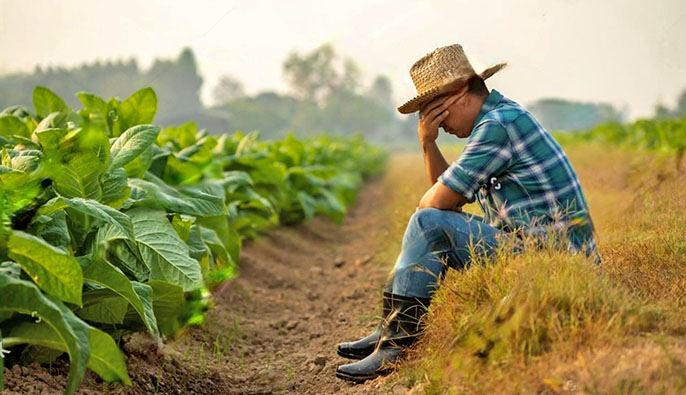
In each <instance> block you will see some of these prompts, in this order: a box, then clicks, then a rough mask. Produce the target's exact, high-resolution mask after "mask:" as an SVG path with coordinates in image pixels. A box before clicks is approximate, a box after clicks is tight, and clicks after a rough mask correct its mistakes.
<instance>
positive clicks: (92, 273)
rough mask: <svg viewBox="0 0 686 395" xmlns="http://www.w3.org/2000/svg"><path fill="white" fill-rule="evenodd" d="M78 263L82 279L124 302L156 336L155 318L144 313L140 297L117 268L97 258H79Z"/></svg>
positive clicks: (144, 308) (144, 309)
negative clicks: (103, 288) (111, 292)
mask: <svg viewBox="0 0 686 395" xmlns="http://www.w3.org/2000/svg"><path fill="white" fill-rule="evenodd" d="M79 263H80V264H81V268H82V270H83V279H84V280H85V281H89V282H92V283H95V284H98V285H100V286H102V287H105V288H107V289H109V290H111V291H113V292H114V293H116V294H117V295H119V296H121V297H122V298H123V299H124V300H126V301H127V302H128V303H129V304H130V305H131V306H132V307H133V309H134V310H135V311H136V312H137V313H138V315H139V316H140V318H141V320H142V321H143V322H144V323H145V326H146V327H147V328H148V331H149V332H150V334H151V335H153V336H158V335H159V334H158V330H157V322H156V321H155V316H154V315H153V314H150V313H149V312H146V307H145V305H144V303H143V301H142V300H141V298H140V296H139V295H138V294H137V293H136V291H135V290H134V286H133V284H132V283H131V281H130V280H129V279H128V278H127V277H126V275H124V273H122V272H121V270H119V269H118V268H116V267H115V266H113V265H111V264H110V263H108V262H107V261H105V260H104V259H101V258H97V257H80V258H79Z"/></svg>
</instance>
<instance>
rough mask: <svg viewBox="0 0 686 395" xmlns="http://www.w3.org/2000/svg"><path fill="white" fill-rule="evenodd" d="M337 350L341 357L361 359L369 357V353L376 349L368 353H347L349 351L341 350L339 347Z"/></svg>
mask: <svg viewBox="0 0 686 395" xmlns="http://www.w3.org/2000/svg"><path fill="white" fill-rule="evenodd" d="M336 352H337V353H338V355H339V356H341V357H343V358H348V359H355V360H360V359H365V358H367V357H368V356H369V355H371V353H372V352H374V350H372V351H370V352H369V353H366V354H352V353H347V352H345V351H341V350H339V349H337V350H336Z"/></svg>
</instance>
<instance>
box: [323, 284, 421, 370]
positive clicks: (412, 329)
mask: <svg viewBox="0 0 686 395" xmlns="http://www.w3.org/2000/svg"><path fill="white" fill-rule="evenodd" d="M384 297H386V295H384ZM389 299H390V301H391V312H390V313H389V314H388V316H387V317H386V319H385V321H384V323H383V328H382V330H381V338H380V339H379V342H378V343H377V346H376V349H375V350H374V352H372V353H371V354H370V355H369V356H367V357H366V358H364V359H362V360H360V361H358V362H355V363H349V364H346V365H341V366H339V367H338V369H337V370H336V377H338V378H340V379H343V380H349V381H355V382H358V383H362V382H364V381H367V380H370V379H373V378H376V377H378V376H379V375H382V374H384V373H387V372H389V371H390V370H391V369H392V367H393V363H395V361H396V360H397V359H398V357H400V356H401V355H402V354H403V353H404V352H405V350H406V349H407V347H409V346H410V345H411V344H412V343H414V341H415V340H416V339H417V336H418V335H419V333H420V331H421V318H422V316H423V315H424V313H426V309H427V307H428V306H429V303H430V301H431V299H425V298H411V297H407V296H400V295H392V294H391V295H389Z"/></svg>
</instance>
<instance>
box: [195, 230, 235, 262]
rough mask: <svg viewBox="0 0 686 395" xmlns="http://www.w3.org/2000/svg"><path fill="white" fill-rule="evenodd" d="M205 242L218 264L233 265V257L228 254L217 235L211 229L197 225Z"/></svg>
mask: <svg viewBox="0 0 686 395" xmlns="http://www.w3.org/2000/svg"><path fill="white" fill-rule="evenodd" d="M198 228H199V229H200V234H201V235H202V238H203V240H204V241H205V244H207V247H209V249H210V251H212V255H213V257H214V259H215V260H217V261H218V263H219V264H220V265H234V261H233V259H231V256H230V255H229V252H228V251H227V249H226V246H225V245H224V243H223V242H222V241H221V240H220V239H219V235H217V232H215V231H214V230H213V229H209V228H205V227H204V226H198Z"/></svg>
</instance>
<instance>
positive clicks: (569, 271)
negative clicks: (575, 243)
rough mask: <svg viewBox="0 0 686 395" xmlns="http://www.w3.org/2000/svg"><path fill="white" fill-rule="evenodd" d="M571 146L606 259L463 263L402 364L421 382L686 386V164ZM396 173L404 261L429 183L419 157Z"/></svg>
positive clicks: (395, 167)
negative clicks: (679, 166)
mask: <svg viewBox="0 0 686 395" xmlns="http://www.w3.org/2000/svg"><path fill="white" fill-rule="evenodd" d="M458 152H459V149H451V150H448V152H447V153H446V158H448V159H449V160H451V159H452V158H454V157H455V156H456V155H457V153H458ZM566 152H567V153H568V155H569V157H570V159H571V161H572V163H573V165H574V167H575V169H576V170H577V173H578V174H579V178H580V179H581V183H582V186H583V187H584V192H585V194H586V197H587V199H588V201H589V205H590V208H591V213H592V216H593V219H594V222H595V224H596V226H597V228H598V232H599V239H598V243H599V248H600V252H601V254H602V256H603V270H602V271H599V270H597V269H595V267H593V266H592V264H590V263H588V262H585V260H584V259H582V258H581V257H570V256H568V255H566V254H564V253H562V252H558V251H554V250H552V249H551V250H546V251H537V252H530V253H527V254H523V255H519V256H512V255H511V254H508V253H506V252H505V250H503V251H502V252H501V253H499V254H497V255H496V256H494V257H493V258H492V259H489V260H487V261H486V262H483V264H482V265H475V266H473V267H472V268H471V269H469V270H467V271H462V272H454V271H453V272H451V273H450V274H449V275H448V276H447V277H446V279H445V281H444V283H443V285H442V287H441V289H440V291H439V293H437V295H436V297H435V298H434V302H433V304H432V306H431V311H430V314H429V316H428V319H427V329H426V334H425V336H424V338H423V340H422V341H421V342H420V343H419V345H418V346H417V347H416V348H415V349H414V350H413V352H412V353H411V355H410V358H409V360H408V362H407V363H406V364H404V365H403V367H402V368H401V371H400V376H399V379H400V380H403V381H407V382H408V384H410V385H411V386H414V387H415V390H414V391H416V392H424V393H437V394H438V393H532V392H533V393H541V392H543V393H564V392H572V391H574V392H585V393H621V394H624V393H683V392H686V373H685V372H686V370H685V368H686V353H684V351H685V350H686V337H685V335H686V318H685V317H686V237H685V236H684V234H685V229H686V189H684V188H683V185H681V184H680V180H679V176H683V173H682V174H677V172H676V170H675V169H674V166H673V160H672V159H673V158H659V157H655V156H650V155H647V154H645V153H639V152H637V151H632V150H624V149H619V148H613V147H602V146H599V145H591V146H569V147H566ZM389 172H390V174H389V176H388V177H387V180H388V181H387V182H388V190H389V191H392V193H391V194H390V196H389V204H390V210H391V214H392V215H391V217H390V224H389V230H388V242H389V245H390V248H389V256H388V257H386V258H387V260H388V261H389V262H393V260H394V259H395V254H397V252H398V248H399V245H400V241H399V240H400V239H401V237H402V233H403V231H404V227H405V225H406V223H407V220H408V218H409V216H410V215H411V214H412V212H413V211H414V207H415V206H416V203H417V201H418V200H419V197H421V194H422V193H423V192H424V190H426V188H427V187H428V180H427V179H426V175H425V173H424V169H423V165H422V159H421V156H420V155H419V154H415V155H412V154H403V155H400V156H395V157H394V158H393V159H392V162H391V165H390V167H389ZM468 211H474V212H478V208H477V207H475V206H472V207H469V208H468Z"/></svg>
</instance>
